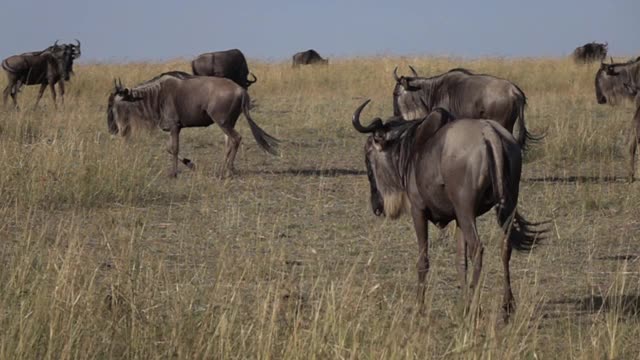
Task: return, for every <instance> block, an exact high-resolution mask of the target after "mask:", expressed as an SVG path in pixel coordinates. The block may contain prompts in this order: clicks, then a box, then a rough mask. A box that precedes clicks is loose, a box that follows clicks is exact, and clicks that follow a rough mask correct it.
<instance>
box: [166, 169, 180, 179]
mask: <svg viewBox="0 0 640 360" xmlns="http://www.w3.org/2000/svg"><path fill="white" fill-rule="evenodd" d="M167 176H168V177H169V178H171V179H175V178H177V177H178V172H177V171H169V173H168V174H167Z"/></svg>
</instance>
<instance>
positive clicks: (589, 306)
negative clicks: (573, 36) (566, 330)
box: [549, 294, 640, 317]
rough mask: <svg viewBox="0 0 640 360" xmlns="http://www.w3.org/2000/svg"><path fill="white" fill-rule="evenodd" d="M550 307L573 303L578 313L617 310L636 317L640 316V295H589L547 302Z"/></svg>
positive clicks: (622, 313) (621, 313)
mask: <svg viewBox="0 0 640 360" xmlns="http://www.w3.org/2000/svg"><path fill="white" fill-rule="evenodd" d="M549 305H551V306H552V307H555V306H562V305H568V306H572V305H573V310H574V311H575V312H577V313H578V314H585V315H586V314H596V313H601V312H607V313H610V312H617V313H619V314H620V315H624V316H631V317H638V316H640V295H637V294H633V295H631V294H625V295H612V296H606V297H603V296H600V295H591V296H587V297H584V298H577V299H571V298H567V299H561V300H556V301H551V302H549Z"/></svg>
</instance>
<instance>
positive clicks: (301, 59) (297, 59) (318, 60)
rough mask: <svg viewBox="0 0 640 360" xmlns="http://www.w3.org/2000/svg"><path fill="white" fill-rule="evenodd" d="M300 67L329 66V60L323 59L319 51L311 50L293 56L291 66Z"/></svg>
mask: <svg viewBox="0 0 640 360" xmlns="http://www.w3.org/2000/svg"><path fill="white" fill-rule="evenodd" d="M300 65H329V59H323V58H322V56H320V54H318V52H317V51H315V50H313V49H309V50H307V51H302V52H299V53H296V54H295V55H293V59H292V63H291V66H293V67H298V66H300Z"/></svg>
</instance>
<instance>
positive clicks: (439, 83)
mask: <svg viewBox="0 0 640 360" xmlns="http://www.w3.org/2000/svg"><path fill="white" fill-rule="evenodd" d="M397 70H398V68H397V67H396V68H395V69H394V70H393V77H394V79H395V80H396V84H395V86H394V89H393V114H394V115H395V116H402V117H403V118H404V119H405V120H416V119H422V118H424V117H425V116H427V114H428V113H429V112H431V111H432V110H433V109H435V108H438V107H441V108H444V109H447V111H450V112H451V113H452V114H453V115H454V116H455V117H456V118H467V119H491V120H495V121H497V122H498V123H499V124H500V125H502V126H503V127H504V128H505V129H507V130H509V132H513V131H514V125H515V123H516V121H517V122H518V127H519V132H518V144H520V147H522V148H523V149H524V148H525V147H526V142H527V140H531V141H537V140H540V139H542V136H534V135H532V134H531V133H529V132H528V131H527V128H526V126H525V123H524V109H525V106H526V104H527V98H526V96H525V94H524V92H523V91H522V90H521V89H520V88H519V87H518V86H517V85H516V84H514V83H512V82H510V81H508V80H504V79H500V78H497V77H495V76H491V75H484V74H473V73H471V72H470V71H469V70H466V69H460V68H457V69H452V70H449V71H448V72H446V73H444V74H440V75H437V76H433V77H430V78H425V77H419V76H418V73H417V72H416V71H415V69H413V67H411V71H412V72H413V76H401V77H398V73H397Z"/></svg>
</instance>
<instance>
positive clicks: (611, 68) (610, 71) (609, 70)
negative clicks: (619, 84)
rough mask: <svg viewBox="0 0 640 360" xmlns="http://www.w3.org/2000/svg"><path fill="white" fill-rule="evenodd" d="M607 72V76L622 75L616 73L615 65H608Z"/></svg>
mask: <svg viewBox="0 0 640 360" xmlns="http://www.w3.org/2000/svg"><path fill="white" fill-rule="evenodd" d="M606 72H607V75H609V76H616V75H619V74H620V73H619V72H616V70H615V67H614V66H613V65H607V67H606Z"/></svg>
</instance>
